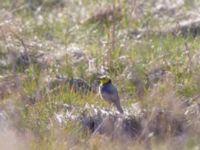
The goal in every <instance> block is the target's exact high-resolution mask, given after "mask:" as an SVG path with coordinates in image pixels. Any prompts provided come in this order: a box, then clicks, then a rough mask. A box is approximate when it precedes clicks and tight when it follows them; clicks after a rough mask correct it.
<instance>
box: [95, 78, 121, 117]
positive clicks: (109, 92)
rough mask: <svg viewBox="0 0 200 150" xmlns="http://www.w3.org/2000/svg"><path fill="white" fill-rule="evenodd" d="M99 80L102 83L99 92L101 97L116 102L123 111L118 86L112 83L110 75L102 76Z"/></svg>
mask: <svg viewBox="0 0 200 150" xmlns="http://www.w3.org/2000/svg"><path fill="white" fill-rule="evenodd" d="M99 80H100V83H101V84H100V86H99V93H100V96H101V98H102V99H104V100H106V101H107V102H109V103H111V104H114V105H115V106H116V108H117V110H118V111H119V112H120V113H123V109H122V107H121V104H120V98H119V96H118V91H117V88H116V87H115V86H114V85H113V84H112V81H111V79H110V78H109V77H108V76H102V77H100V78H99Z"/></svg>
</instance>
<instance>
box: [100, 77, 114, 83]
mask: <svg viewBox="0 0 200 150" xmlns="http://www.w3.org/2000/svg"><path fill="white" fill-rule="evenodd" d="M99 81H100V83H101V84H106V83H109V82H110V83H111V79H110V78H109V77H108V76H101V77H99Z"/></svg>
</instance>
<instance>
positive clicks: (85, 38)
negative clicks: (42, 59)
mask: <svg viewBox="0 0 200 150" xmlns="http://www.w3.org/2000/svg"><path fill="white" fill-rule="evenodd" d="M63 2H64V3H66V4H65V7H59V6H54V5H52V3H51V2H47V1H45V3H44V4H43V7H42V10H41V11H39V12H38V14H36V12H33V11H31V10H30V9H29V8H28V7H27V6H26V5H25V6H26V7H24V8H21V9H19V8H18V7H17V6H20V4H21V3H23V1H22V0H18V1H17V2H16V7H17V8H13V10H14V11H13V12H12V9H11V4H12V3H13V2H11V1H9V0H5V1H4V2H2V5H1V6H0V11H2V12H3V15H2V17H0V29H1V30H0V39H1V40H2V41H1V42H0V58H2V62H3V61H4V62H5V64H6V63H7V64H6V65H5V66H4V65H2V64H1V62H0V75H1V76H2V80H1V81H0V95H2V93H1V91H2V92H5V95H4V96H1V103H0V108H1V109H0V113H3V112H4V111H5V112H6V114H7V118H5V120H4V122H5V123H6V124H7V125H6V126H4V127H3V129H2V134H0V141H3V142H0V148H2V149H5V148H6V147H8V146H10V147H9V148H10V149H30V150H35V149H40V150H43V149H52V150H53V149H58V150H62V149H77V150H78V149H93V150H98V149H110V150H113V149H114V150H115V149H116V150H118V149H124V148H125V149H130V150H131V149H147V148H148V147H151V149H159V150H160V149H161V150H162V149H163V150H164V149H170V148H175V147H176V146H177V144H176V143H178V138H180V139H181V140H180V141H179V142H180V144H178V146H180V147H182V148H181V149H185V150H186V149H198V148H199V142H198V139H199V134H198V132H197V131H198V130H197V129H198V128H199V122H198V119H195V118H196V117H198V114H199V112H198V110H196V111H197V112H196V114H195V115H194V114H191V115H188V116H186V118H187V121H188V122H190V124H189V125H188V126H189V127H188V128H187V130H186V131H185V132H184V134H185V135H182V136H180V137H176V136H175V137H174V136H171V135H170V133H171V130H173V129H171V126H170V124H167V123H168V122H167V123H166V124H167V125H166V126H164V125H163V133H161V135H163V137H162V136H161V138H160V137H159V136H156V135H155V136H153V135H152V137H149V140H146V141H145V140H142V141H137V140H135V141H134V140H125V141H123V139H122V140H120V139H110V138H109V137H107V136H106V135H101V134H98V135H93V134H92V133H91V132H90V131H89V130H87V129H83V127H82V126H81V125H80V124H79V123H78V122H77V121H71V120H67V119H66V121H64V122H63V123H58V121H57V119H56V117H55V116H56V114H59V113H61V114H62V113H66V112H68V111H69V110H68V109H67V110H66V109H65V108H64V107H63V106H64V105H65V104H67V105H70V106H74V107H75V110H72V115H81V114H84V113H85V112H87V107H88V106H89V108H90V107H91V109H92V106H97V107H99V108H107V109H110V107H109V106H108V105H107V103H106V102H104V101H102V100H101V99H100V98H99V97H97V98H96V97H95V96H96V95H95V94H94V93H88V94H81V93H77V92H74V91H73V90H72V89H71V88H70V87H69V86H66V85H62V86H61V87H60V88H58V89H57V90H55V91H53V92H46V88H47V85H46V81H48V80H49V79H51V78H53V77H55V76H56V75H59V74H61V75H64V76H67V77H80V78H82V79H85V80H87V81H88V82H91V83H92V82H93V80H94V78H93V76H94V75H91V74H90V73H88V70H87V69H88V64H87V63H85V62H81V63H77V64H72V63H71V61H70V58H69V57H68V56H64V57H63V58H62V61H61V62H62V63H60V62H59V61H57V60H56V61H55V63H53V65H47V67H44V68H43V67H41V66H40V65H39V64H37V63H35V62H33V61H32V62H31V63H30V64H29V65H27V66H23V65H21V66H20V65H18V66H17V69H13V66H14V65H16V64H15V63H13V62H12V61H11V63H9V62H7V57H9V56H10V53H12V52H15V53H19V52H20V51H23V50H24V49H25V48H27V50H28V52H32V53H36V54H37V53H38V52H39V51H42V52H46V53H51V52H53V54H55V53H56V52H59V50H60V49H64V50H65V49H66V48H67V47H68V46H70V44H72V43H75V44H76V46H78V47H80V48H81V49H82V50H83V52H84V53H85V55H86V56H87V57H88V58H90V57H91V58H95V62H94V63H95V66H96V68H97V69H98V70H100V68H101V67H102V65H105V64H109V65H108V66H107V67H108V74H109V76H110V77H111V78H112V79H113V82H114V83H115V85H117V87H118V90H119V94H120V96H121V99H122V105H123V108H124V109H131V108H132V105H133V104H135V103H139V104H140V106H141V107H142V108H143V109H144V110H148V111H150V113H149V114H148V115H149V116H152V118H154V110H155V109H157V108H159V109H163V110H168V111H169V112H170V116H173V117H175V118H178V119H179V118H182V117H185V112H187V111H188V109H189V108H190V107H189V106H188V107H183V106H182V102H184V101H189V102H190V100H191V101H192V103H193V104H198V101H199V98H198V95H199V94H198V93H199V91H200V86H199V85H200V78H199V71H200V68H199V61H198V58H199V52H198V51H199V36H196V37H193V36H192V35H191V36H190V35H187V36H182V35H178V36H175V35H172V34H171V33H168V34H166V35H159V34H145V35H144V36H141V37H140V38H130V37H129V36H128V35H127V34H126V32H125V31H129V29H137V28H147V29H148V30H151V28H157V27H159V26H160V24H159V21H158V20H157V19H156V18H154V17H153V14H152V13H151V11H150V9H149V11H147V13H146V14H144V15H143V16H141V17H138V18H136V19H135V20H132V18H131V17H130V15H129V13H128V12H129V11H131V9H133V8H130V7H131V5H129V4H128V3H125V1H121V3H120V2H119V1H115V2H117V3H120V4H121V5H123V9H122V16H123V17H122V19H121V20H120V19H119V20H115V36H114V37H112V34H113V32H112V28H113V26H112V23H109V22H106V23H105V22H95V23H90V22H89V23H86V24H84V23H81V21H82V20H84V19H85V18H86V17H87V16H90V14H92V12H93V11H95V10H96V9H97V8H99V7H100V6H101V5H104V4H107V2H106V1H99V0H96V1H89V0H86V1H78V0H75V1H63ZM112 2H113V1H111V2H110V3H112ZM193 3H194V2H193ZM186 5H189V1H186ZM189 6H190V5H189ZM185 7H187V6H185ZM190 7H192V6H190ZM8 8H9V9H8ZM7 9H8V10H7ZM11 12H12V13H11ZM6 13H8V14H10V15H11V17H10V19H9V18H8V17H6V16H7V15H6ZM34 13H35V14H34ZM7 29H8V30H7ZM2 31H8V32H5V34H8V33H10V35H9V36H3V32H2ZM13 32H14V33H15V34H16V35H18V36H19V37H20V38H21V39H22V40H23V41H24V43H25V47H24V46H23V45H22V44H21V43H20V41H19V39H16V36H14V35H13V34H12V33H13ZM112 38H114V40H115V44H114V48H111V47H112V46H111V45H112V44H113V43H112V40H113V39H112ZM30 56H32V55H30ZM53 56H54V55H53ZM122 56H123V57H125V59H123V58H122V59H120V57H122ZM13 58H14V57H13ZM11 59H12V57H11ZM50 61H51V60H50ZM52 62H53V61H52ZM86 62H87V61H86ZM165 67H166V68H167V69H166V72H167V73H166V74H165V77H164V79H162V81H160V82H158V83H156V86H154V87H148V86H147V82H148V81H147V78H148V77H149V74H150V73H149V72H151V71H152V70H154V69H156V68H161V69H162V68H165ZM126 70H128V71H126ZM131 72H136V73H137V74H138V76H139V78H140V79H137V80H136V79H128V74H129V73H131ZM7 74H12V75H17V76H18V77H19V85H16V87H15V88H14V89H15V90H13V89H11V88H10V87H9V86H7V83H8V82H7V81H6V80H4V79H5V78H4V77H7ZM12 80H13V83H16V79H15V76H13V78H11V79H10V81H12ZM138 80H141V81H143V82H144V94H143V96H142V97H139V96H137V94H136V93H137V88H138V87H137V85H136V84H135V83H136V81H138ZM38 93H39V95H37V94H38ZM196 96H197V98H195V97H196ZM31 100H33V102H32V101H31ZM192 106H193V105H192ZM70 115H71V114H70ZM152 118H145V119H146V120H148V119H149V120H150V121H151V119H152ZM165 121H166V120H165V118H164V119H163V122H164V123H165ZM163 122H162V121H161V123H160V124H161V125H162V124H163ZM1 124H3V123H2V121H1V118H0V126H1ZM158 124H159V123H158ZM164 131H166V132H164ZM148 136H151V135H148ZM1 139H2V140H1ZM10 139H11V140H12V141H13V143H12V144H10V145H9V143H8V142H7V141H8V140H10ZM173 139H175V140H174V141H173ZM173 142H174V144H173ZM180 147H179V148H180Z"/></svg>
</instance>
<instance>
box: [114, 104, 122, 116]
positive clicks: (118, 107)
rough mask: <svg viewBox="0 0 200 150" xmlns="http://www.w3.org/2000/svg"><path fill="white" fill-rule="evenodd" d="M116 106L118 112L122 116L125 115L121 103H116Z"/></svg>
mask: <svg viewBox="0 0 200 150" xmlns="http://www.w3.org/2000/svg"><path fill="white" fill-rule="evenodd" d="M115 105H116V107H117V110H118V111H119V112H120V113H121V114H123V113H124V111H123V109H122V106H121V105H120V102H118V103H115Z"/></svg>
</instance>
